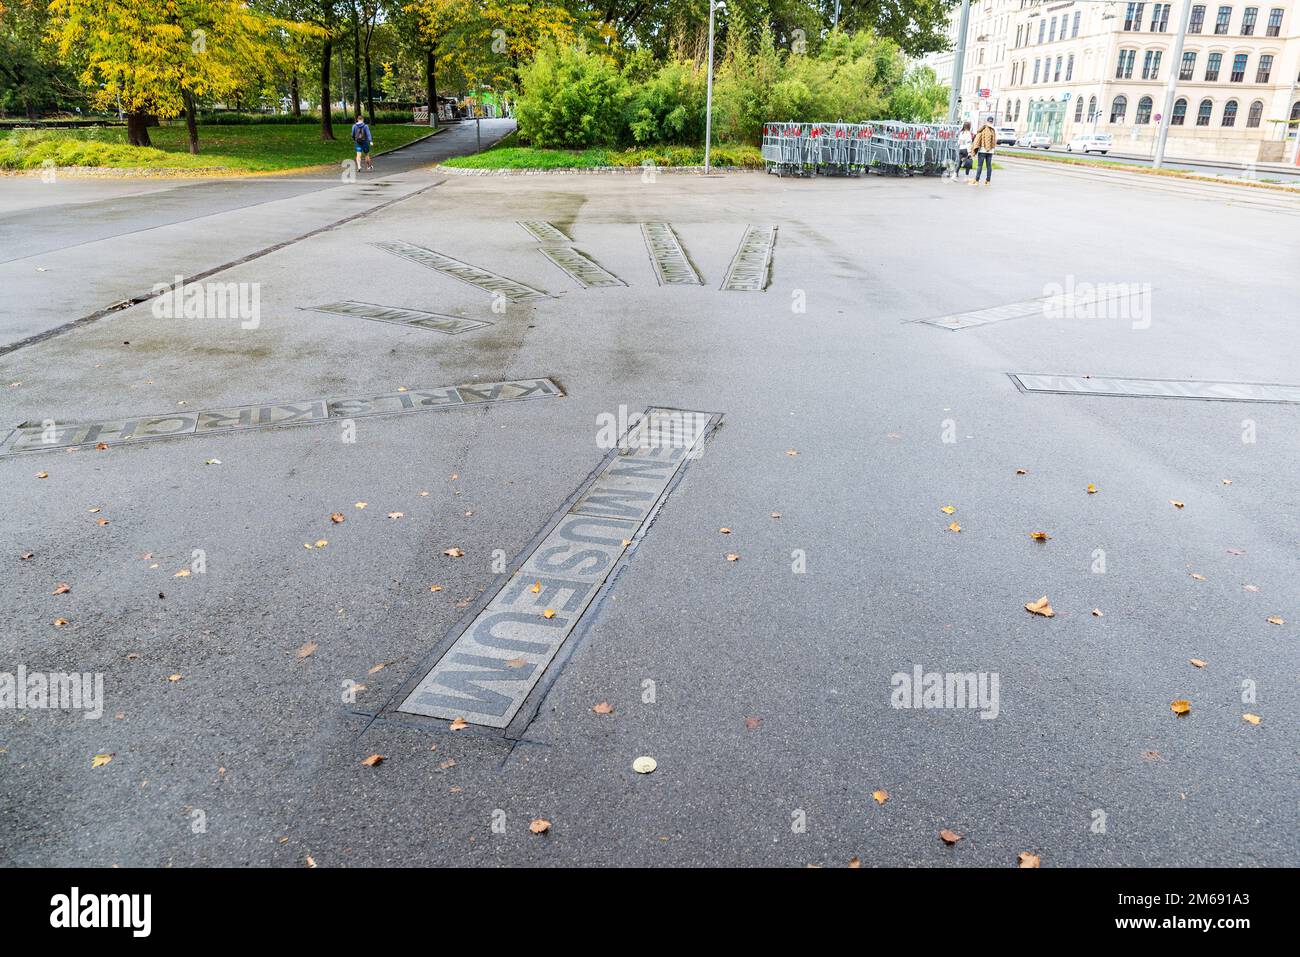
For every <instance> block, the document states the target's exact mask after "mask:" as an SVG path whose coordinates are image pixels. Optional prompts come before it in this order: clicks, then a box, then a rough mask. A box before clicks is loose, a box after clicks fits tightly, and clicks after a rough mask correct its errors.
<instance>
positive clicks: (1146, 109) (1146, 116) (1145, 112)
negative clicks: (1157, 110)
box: [1133, 96, 1152, 126]
mask: <svg viewBox="0 0 1300 957" xmlns="http://www.w3.org/2000/svg"><path fill="white" fill-rule="evenodd" d="M1151 105H1152V104H1151V97H1149V96H1144V97H1142V99H1140V100H1138V108H1137V112H1136V113H1135V114H1133V122H1134V123H1136V124H1138V125H1139V126H1141V125H1145V124H1147V123H1150V122H1151Z"/></svg>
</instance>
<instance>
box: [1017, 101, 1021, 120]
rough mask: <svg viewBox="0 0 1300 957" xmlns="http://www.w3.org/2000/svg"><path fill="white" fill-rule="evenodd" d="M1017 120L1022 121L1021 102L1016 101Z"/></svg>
mask: <svg viewBox="0 0 1300 957" xmlns="http://www.w3.org/2000/svg"><path fill="white" fill-rule="evenodd" d="M1016 119H1017V120H1018V119H1020V101H1019V100H1016Z"/></svg>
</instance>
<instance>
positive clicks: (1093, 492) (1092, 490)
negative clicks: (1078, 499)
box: [1088, 482, 1101, 495]
mask: <svg viewBox="0 0 1300 957" xmlns="http://www.w3.org/2000/svg"><path fill="white" fill-rule="evenodd" d="M1099 491H1101V490H1100V489H1099V488H1097V486H1095V485H1093V484H1092V483H1091V482H1089V483H1088V494H1089V495H1096V494H1097V493H1098V492H1099Z"/></svg>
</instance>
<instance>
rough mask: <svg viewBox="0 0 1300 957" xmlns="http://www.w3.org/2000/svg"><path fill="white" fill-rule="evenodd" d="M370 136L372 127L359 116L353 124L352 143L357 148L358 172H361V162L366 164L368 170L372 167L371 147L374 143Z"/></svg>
mask: <svg viewBox="0 0 1300 957" xmlns="http://www.w3.org/2000/svg"><path fill="white" fill-rule="evenodd" d="M373 142H374V141H373V139H372V138H371V136H370V127H369V126H367V125H366V121H365V119H364V118H363V117H360V116H358V117H357V121H356V122H355V123H353V124H352V143H353V145H354V146H356V148H357V172H358V173H359V172H361V161H362V160H363V159H364V160H365V162H366V169H370V168H371V167H372V164H371V161H370V146H371V143H373Z"/></svg>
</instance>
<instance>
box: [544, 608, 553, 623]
mask: <svg viewBox="0 0 1300 957" xmlns="http://www.w3.org/2000/svg"><path fill="white" fill-rule="evenodd" d="M542 617H543V618H545V619H547V620H550V619H552V618H554V617H555V609H554V608H548V609H546V611H544V612H542Z"/></svg>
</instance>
